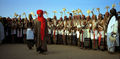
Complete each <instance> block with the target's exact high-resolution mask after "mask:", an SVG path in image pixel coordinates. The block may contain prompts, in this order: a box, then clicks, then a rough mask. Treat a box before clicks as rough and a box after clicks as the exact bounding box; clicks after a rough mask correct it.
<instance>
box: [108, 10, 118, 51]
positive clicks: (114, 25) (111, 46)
mask: <svg viewBox="0 0 120 59" xmlns="http://www.w3.org/2000/svg"><path fill="white" fill-rule="evenodd" d="M110 13H111V15H112V16H111V18H110V20H109V22H108V27H107V46H108V51H109V52H115V46H119V33H118V20H117V18H116V10H115V9H114V8H112V9H111V10H110ZM111 34H113V35H111ZM111 36H114V37H115V40H114V41H111V39H110V37H111Z"/></svg>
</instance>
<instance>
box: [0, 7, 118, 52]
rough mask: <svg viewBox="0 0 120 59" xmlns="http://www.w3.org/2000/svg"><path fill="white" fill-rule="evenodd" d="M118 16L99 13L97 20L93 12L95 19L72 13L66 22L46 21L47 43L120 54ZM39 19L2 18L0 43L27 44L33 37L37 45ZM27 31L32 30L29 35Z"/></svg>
mask: <svg viewBox="0 0 120 59" xmlns="http://www.w3.org/2000/svg"><path fill="white" fill-rule="evenodd" d="M118 15H120V12H117V11H116V10H115V8H112V9H111V10H110V12H106V13H105V14H101V13H99V15H98V16H96V15H95V14H94V13H93V12H92V17H91V16H85V15H84V14H81V15H80V14H78V15H76V14H74V15H72V13H70V14H69V17H67V16H64V19H63V18H62V17H60V19H57V17H56V16H54V17H53V18H47V19H46V20H47V30H48V31H47V32H45V33H46V34H47V36H46V42H47V43H48V44H64V45H73V46H78V47H80V48H85V49H94V50H108V51H109V52H115V51H118V50H120V40H119V33H120V31H119V29H120V27H119V26H120V16H118ZM37 19H38V18H36V19H33V18H32V15H31V14H29V18H28V19H27V18H21V17H18V18H9V17H8V18H6V17H0V24H1V25H0V28H1V29H0V30H1V32H2V33H4V34H3V35H0V37H1V40H0V41H1V42H2V43H27V39H28V38H26V37H28V36H29V35H31V36H32V38H33V39H34V40H32V41H31V40H30V42H32V43H33V44H32V45H34V43H36V40H37V38H36V33H37V32H36V30H35V28H36V21H37ZM29 28H31V29H29ZM28 30H31V32H29V34H28V33H27V31H28ZM30 33H32V34H30ZM31 36H30V37H31ZM41 36H43V35H41ZM43 37H44V36H43ZM30 44H31V43H30ZM28 46H29V45H28ZM29 49H31V47H29Z"/></svg>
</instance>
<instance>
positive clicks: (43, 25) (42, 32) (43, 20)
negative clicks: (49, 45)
mask: <svg viewBox="0 0 120 59" xmlns="http://www.w3.org/2000/svg"><path fill="white" fill-rule="evenodd" d="M37 14H40V15H41V16H40V17H39V16H38V21H40V22H41V31H40V34H41V40H43V39H44V37H45V28H46V26H45V24H46V22H45V18H44V17H43V11H42V10H37Z"/></svg>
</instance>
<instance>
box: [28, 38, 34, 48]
mask: <svg viewBox="0 0 120 59" xmlns="http://www.w3.org/2000/svg"><path fill="white" fill-rule="evenodd" d="M34 44H35V42H34V40H27V47H28V48H29V49H32V47H33V46H34Z"/></svg>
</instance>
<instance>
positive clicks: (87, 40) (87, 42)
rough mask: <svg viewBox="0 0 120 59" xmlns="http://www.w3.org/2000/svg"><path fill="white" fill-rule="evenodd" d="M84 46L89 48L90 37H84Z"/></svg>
mask: <svg viewBox="0 0 120 59" xmlns="http://www.w3.org/2000/svg"><path fill="white" fill-rule="evenodd" d="M84 47H85V48H91V39H90V38H85V39H84Z"/></svg>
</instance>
